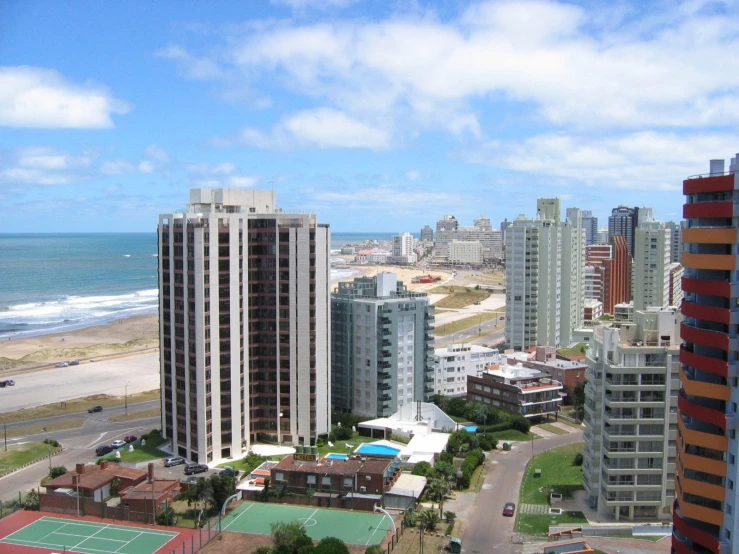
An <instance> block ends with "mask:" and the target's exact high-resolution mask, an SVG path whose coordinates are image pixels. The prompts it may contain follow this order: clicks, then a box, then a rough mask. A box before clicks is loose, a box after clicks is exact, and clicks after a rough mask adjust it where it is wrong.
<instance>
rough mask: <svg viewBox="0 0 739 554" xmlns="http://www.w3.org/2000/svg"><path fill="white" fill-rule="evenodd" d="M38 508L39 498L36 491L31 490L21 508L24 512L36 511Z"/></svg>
mask: <svg viewBox="0 0 739 554" xmlns="http://www.w3.org/2000/svg"><path fill="white" fill-rule="evenodd" d="M40 507H41V499H40V498H39V495H38V491H37V490H36V489H32V490H31V491H30V492H29V493H28V494H27V495H26V497H25V498H24V499H23V508H25V509H26V510H38V509H39V508H40Z"/></svg>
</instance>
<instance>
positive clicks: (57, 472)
mask: <svg viewBox="0 0 739 554" xmlns="http://www.w3.org/2000/svg"><path fill="white" fill-rule="evenodd" d="M65 473H67V468H66V467H64V466H56V467H52V468H51V471H49V477H50V478H51V479H56V478H57V477H60V476H61V475H64V474H65Z"/></svg>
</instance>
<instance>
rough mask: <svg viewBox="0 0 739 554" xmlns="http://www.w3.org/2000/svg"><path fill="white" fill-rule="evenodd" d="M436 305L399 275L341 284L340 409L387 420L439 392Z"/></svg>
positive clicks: (335, 363)
mask: <svg viewBox="0 0 739 554" xmlns="http://www.w3.org/2000/svg"><path fill="white" fill-rule="evenodd" d="M433 319H434V317H433V307H432V306H431V305H430V304H429V301H428V296H427V295H426V294H425V293H413V292H408V291H407V290H406V288H405V286H404V285H403V283H401V282H398V281H397V278H396V276H395V274H394V273H380V274H379V275H377V276H375V277H359V278H356V279H354V281H352V282H349V283H339V288H338V290H337V291H336V292H334V293H333V294H332V295H331V343H332V347H331V369H332V373H331V383H332V385H331V400H332V405H333V408H334V409H335V410H341V411H344V412H350V413H353V414H357V415H361V416H365V417H385V416H389V415H390V414H392V413H394V412H396V411H398V410H399V409H400V408H402V407H403V406H404V405H406V404H408V403H410V402H414V401H423V400H426V399H428V398H430V397H431V396H432V395H433V394H434V359H433V345H434V337H433V327H432V326H431V323H432V322H433Z"/></svg>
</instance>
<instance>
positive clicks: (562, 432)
mask: <svg viewBox="0 0 739 554" xmlns="http://www.w3.org/2000/svg"><path fill="white" fill-rule="evenodd" d="M537 427H541V428H542V429H544V430H545V431H549V432H550V433H554V434H555V435H566V434H567V431H565V430H564V429H560V428H559V427H555V426H554V425H552V424H551V423H542V424H540V425H537Z"/></svg>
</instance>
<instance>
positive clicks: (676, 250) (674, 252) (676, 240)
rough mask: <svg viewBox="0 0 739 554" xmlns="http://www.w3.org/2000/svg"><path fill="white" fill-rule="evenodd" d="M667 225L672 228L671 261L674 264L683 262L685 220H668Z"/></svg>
mask: <svg viewBox="0 0 739 554" xmlns="http://www.w3.org/2000/svg"><path fill="white" fill-rule="evenodd" d="M665 226H667V228H668V229H669V230H670V262H672V263H673V264H679V263H682V259H683V229H684V228H685V222H684V221H681V222H680V223H675V222H674V221H668V222H667V223H665Z"/></svg>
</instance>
